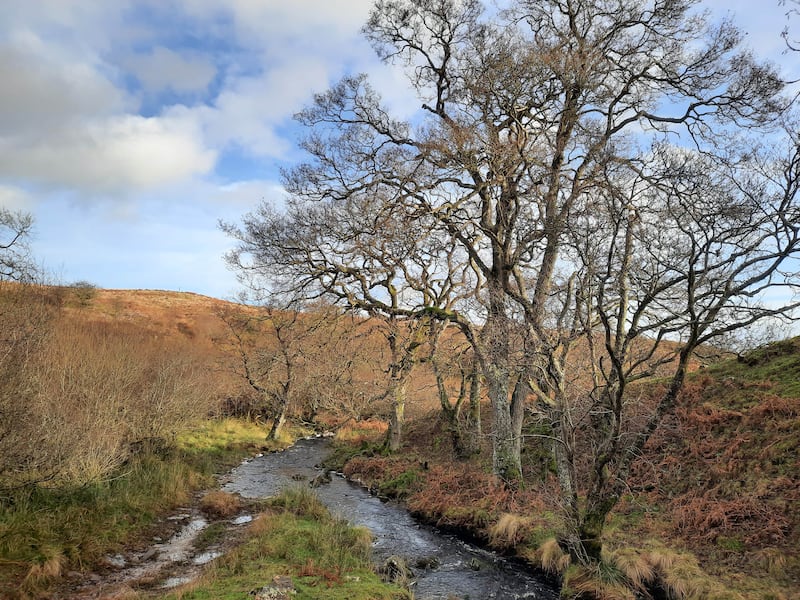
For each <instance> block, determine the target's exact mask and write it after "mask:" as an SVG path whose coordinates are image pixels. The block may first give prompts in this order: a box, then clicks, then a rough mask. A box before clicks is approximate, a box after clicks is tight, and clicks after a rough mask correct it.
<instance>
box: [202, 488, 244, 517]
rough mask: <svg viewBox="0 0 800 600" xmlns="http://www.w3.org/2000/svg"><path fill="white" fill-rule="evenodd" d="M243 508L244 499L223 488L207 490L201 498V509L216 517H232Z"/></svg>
mask: <svg viewBox="0 0 800 600" xmlns="http://www.w3.org/2000/svg"><path fill="white" fill-rule="evenodd" d="M241 508H242V501H241V499H240V498H239V496H236V495H234V494H231V493H228V492H223V491H222V490H212V491H210V492H207V493H206V494H205V495H204V496H203V498H202V499H201V500H200V509H201V510H202V511H203V512H204V513H206V514H207V515H209V516H211V517H214V518H220V519H225V518H228V517H232V516H233V515H235V514H236V513H237V512H239V510H241Z"/></svg>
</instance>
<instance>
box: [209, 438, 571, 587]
mask: <svg viewBox="0 0 800 600" xmlns="http://www.w3.org/2000/svg"><path fill="white" fill-rule="evenodd" d="M328 451H329V442H328V441H327V440H324V439H307V440H300V441H298V442H297V443H296V444H295V445H294V446H292V447H291V448H289V449H287V450H285V451H283V452H277V453H272V454H266V455H263V456H259V457H256V458H253V459H250V460H247V461H245V462H244V463H242V464H241V465H240V466H239V467H237V468H236V469H234V470H233V472H232V473H231V478H230V480H229V483H227V484H226V485H225V487H224V489H225V490H226V491H228V492H236V493H239V494H241V495H242V496H244V497H246V498H264V497H269V496H273V495H275V494H277V493H278V492H279V491H280V490H281V489H283V488H285V487H287V486H292V485H298V482H300V483H301V484H303V485H308V482H310V481H311V480H313V479H314V478H315V477H317V476H318V475H320V474H321V473H322V471H321V469H320V468H318V467H317V465H318V464H320V463H321V462H322V460H323V459H324V458H325V456H326V455H327V453H328ZM315 491H316V493H317V495H318V496H319V498H320V500H321V501H322V502H323V503H324V504H325V505H326V506H327V507H328V509H329V510H330V511H331V513H332V514H334V515H336V516H338V517H341V518H343V519H346V520H347V521H349V522H350V523H352V524H354V525H361V526H364V527H367V528H368V529H369V530H370V531H371V532H372V535H373V540H374V542H373V554H374V559H375V562H376V563H378V564H383V563H384V561H385V560H386V559H387V558H389V557H390V556H401V557H403V558H404V559H405V560H406V562H407V563H408V565H409V566H410V567H411V569H412V571H413V578H412V579H413V581H414V583H413V585H412V587H411V589H412V590H413V591H414V595H415V598H417V600H440V599H442V600H445V599H452V598H460V599H467V598H469V599H473V600H475V599H484V598H497V599H500V600H507V599H508V600H512V599H517V598H537V599H542V600H550V599H555V598H557V597H558V591H557V590H556V589H554V588H553V587H552V586H551V585H550V584H548V583H546V582H544V581H542V580H540V579H537V578H536V577H535V576H534V574H532V573H531V572H529V571H528V570H527V569H526V568H525V567H524V566H523V565H520V564H518V563H515V562H513V561H509V560H507V559H505V558H503V557H501V556H499V555H497V554H495V553H493V552H489V551H487V550H484V549H482V548H479V547H477V546H474V545H472V544H469V543H466V542H464V541H462V540H460V539H458V538H457V537H455V536H453V535H450V534H447V533H443V532H441V531H438V530H437V529H435V528H433V527H429V526H427V525H423V524H420V523H419V522H417V521H416V520H415V519H414V518H413V517H412V516H411V515H410V514H409V513H408V511H406V510H405V508H403V507H402V506H401V505H400V504H397V503H395V502H392V501H388V502H387V501H383V500H381V499H379V498H376V497H374V496H372V495H370V493H369V492H368V491H367V490H365V489H363V488H362V487H360V486H358V485H356V484H354V483H351V482H349V481H347V480H346V479H344V477H341V476H333V477H332V478H331V481H330V482H329V483H325V484H323V485H320V486H319V487H317V488H316V490H315ZM423 565H424V566H423Z"/></svg>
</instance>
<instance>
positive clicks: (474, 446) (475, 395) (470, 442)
mask: <svg viewBox="0 0 800 600" xmlns="http://www.w3.org/2000/svg"><path fill="white" fill-rule="evenodd" d="M462 445H463V448H464V456H465V457H469V456H475V455H476V454H480V452H481V378H480V375H479V374H478V370H477V365H476V367H475V370H474V371H473V372H472V374H471V375H470V382H469V410H468V411H467V418H466V423H465V424H464V436H463V439H462Z"/></svg>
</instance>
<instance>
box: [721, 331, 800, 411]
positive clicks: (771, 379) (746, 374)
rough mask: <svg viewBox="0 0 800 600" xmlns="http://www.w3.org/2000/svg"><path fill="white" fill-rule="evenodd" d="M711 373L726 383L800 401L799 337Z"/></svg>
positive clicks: (730, 363) (762, 349)
mask: <svg viewBox="0 0 800 600" xmlns="http://www.w3.org/2000/svg"><path fill="white" fill-rule="evenodd" d="M708 372H709V373H710V374H712V375H714V377H715V378H717V379H719V380H721V381H723V382H724V381H726V380H731V379H733V380H738V381H742V382H748V383H752V384H755V385H757V386H759V387H762V388H763V387H767V389H768V390H769V392H770V393H772V394H776V395H779V396H782V397H784V398H800V337H796V338H792V339H789V340H782V341H780V342H774V343H772V344H768V345H767V346H764V347H762V348H759V349H757V350H753V351H752V352H749V353H747V354H745V355H744V356H742V357H741V358H740V359H739V360H727V361H723V362H721V363H718V364H717V365H714V366H713V367H711V368H709V369H708ZM730 403H731V404H734V402H730Z"/></svg>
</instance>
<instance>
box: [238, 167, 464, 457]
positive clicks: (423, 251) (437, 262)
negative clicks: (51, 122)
mask: <svg viewBox="0 0 800 600" xmlns="http://www.w3.org/2000/svg"><path fill="white" fill-rule="evenodd" d="M294 176H297V174H295V175H294ZM298 177H299V176H298ZM301 184H304V183H303V182H302V180H300V181H297V182H294V180H293V179H291V177H290V176H287V186H289V189H294V188H293V186H294V185H301ZM223 229H225V230H226V231H227V232H228V233H229V235H231V236H232V237H234V238H236V239H237V240H239V246H238V248H237V249H236V250H235V251H234V252H232V253H231V254H230V255H229V256H228V260H229V263H230V264H231V265H232V266H233V267H234V268H235V269H237V270H238V272H239V273H240V274H241V275H242V277H243V279H244V280H245V281H246V283H248V284H249V285H250V286H251V287H253V286H260V285H264V279H266V280H267V281H269V282H270V283H271V285H272V288H273V289H272V292H273V293H274V294H276V295H279V296H281V297H283V298H284V299H285V301H286V302H289V303H291V302H297V301H307V300H310V299H315V298H317V297H325V298H326V299H328V300H333V301H334V302H336V303H338V304H339V305H341V306H344V307H346V308H347V309H348V310H351V311H358V312H360V313H362V314H365V315H368V316H370V317H372V318H375V319H377V321H378V322H379V323H380V326H379V327H378V329H379V330H380V333H381V335H383V337H384V338H385V339H386V342H387V346H388V349H389V360H388V364H387V365H386V375H387V378H386V382H387V383H386V391H385V394H384V397H385V398H388V399H389V400H390V401H391V405H392V411H391V414H390V419H389V421H390V427H389V431H388V434H387V447H388V448H389V449H391V450H397V449H398V448H399V447H400V443H401V439H402V428H403V422H404V414H405V401H406V400H405V399H406V387H407V382H408V378H409V376H410V374H411V370H412V369H413V367H414V365H415V364H417V362H418V361H419V359H420V357H421V351H422V350H421V349H422V346H423V344H424V342H425V340H426V330H427V327H428V321H429V320H430V319H431V318H438V317H439V316H440V315H442V314H446V313H447V312H448V311H449V310H450V308H451V307H452V305H453V304H454V303H456V302H457V301H459V300H461V299H463V297H464V296H465V295H467V296H468V295H470V294H471V293H473V292H472V288H469V287H466V283H465V282H466V281H468V280H469V279H470V277H471V276H472V268H471V266H470V264H469V261H467V260H464V257H459V255H458V254H457V252H456V250H457V248H456V247H454V246H453V245H452V244H451V245H450V246H449V247H448V246H446V245H445V243H446V242H447V238H444V239H442V238H441V236H439V237H437V236H431V235H429V232H426V231H425V230H424V229H423V228H421V227H420V223H419V221H418V220H416V219H413V218H412V216H411V215H408V214H407V213H406V212H405V209H404V207H402V206H398V205H393V204H392V203H390V202H388V201H386V200H385V199H384V198H382V197H381V196H371V195H359V194H353V195H351V196H350V197H348V198H343V199H341V200H338V201H336V202H320V203H311V202H308V201H305V200H303V199H302V197H295V198H292V199H290V201H289V203H288V207H287V210H286V211H285V213H276V212H275V211H274V210H272V209H271V208H270V207H269V206H266V205H264V206H261V207H260V209H259V210H258V212H257V213H255V214H252V215H247V216H246V217H245V220H244V226H243V227H241V228H239V227H235V226H233V225H223ZM254 281H255V283H253V282H254ZM454 319H455V320H456V321H459V320H460V321H461V323H462V324H464V326H465V327H467V330H468V331H469V332H470V333H471V329H469V327H470V324H469V323H468V322H467V321H466V320H464V319H459V318H458V317H457V316H456V317H454Z"/></svg>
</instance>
